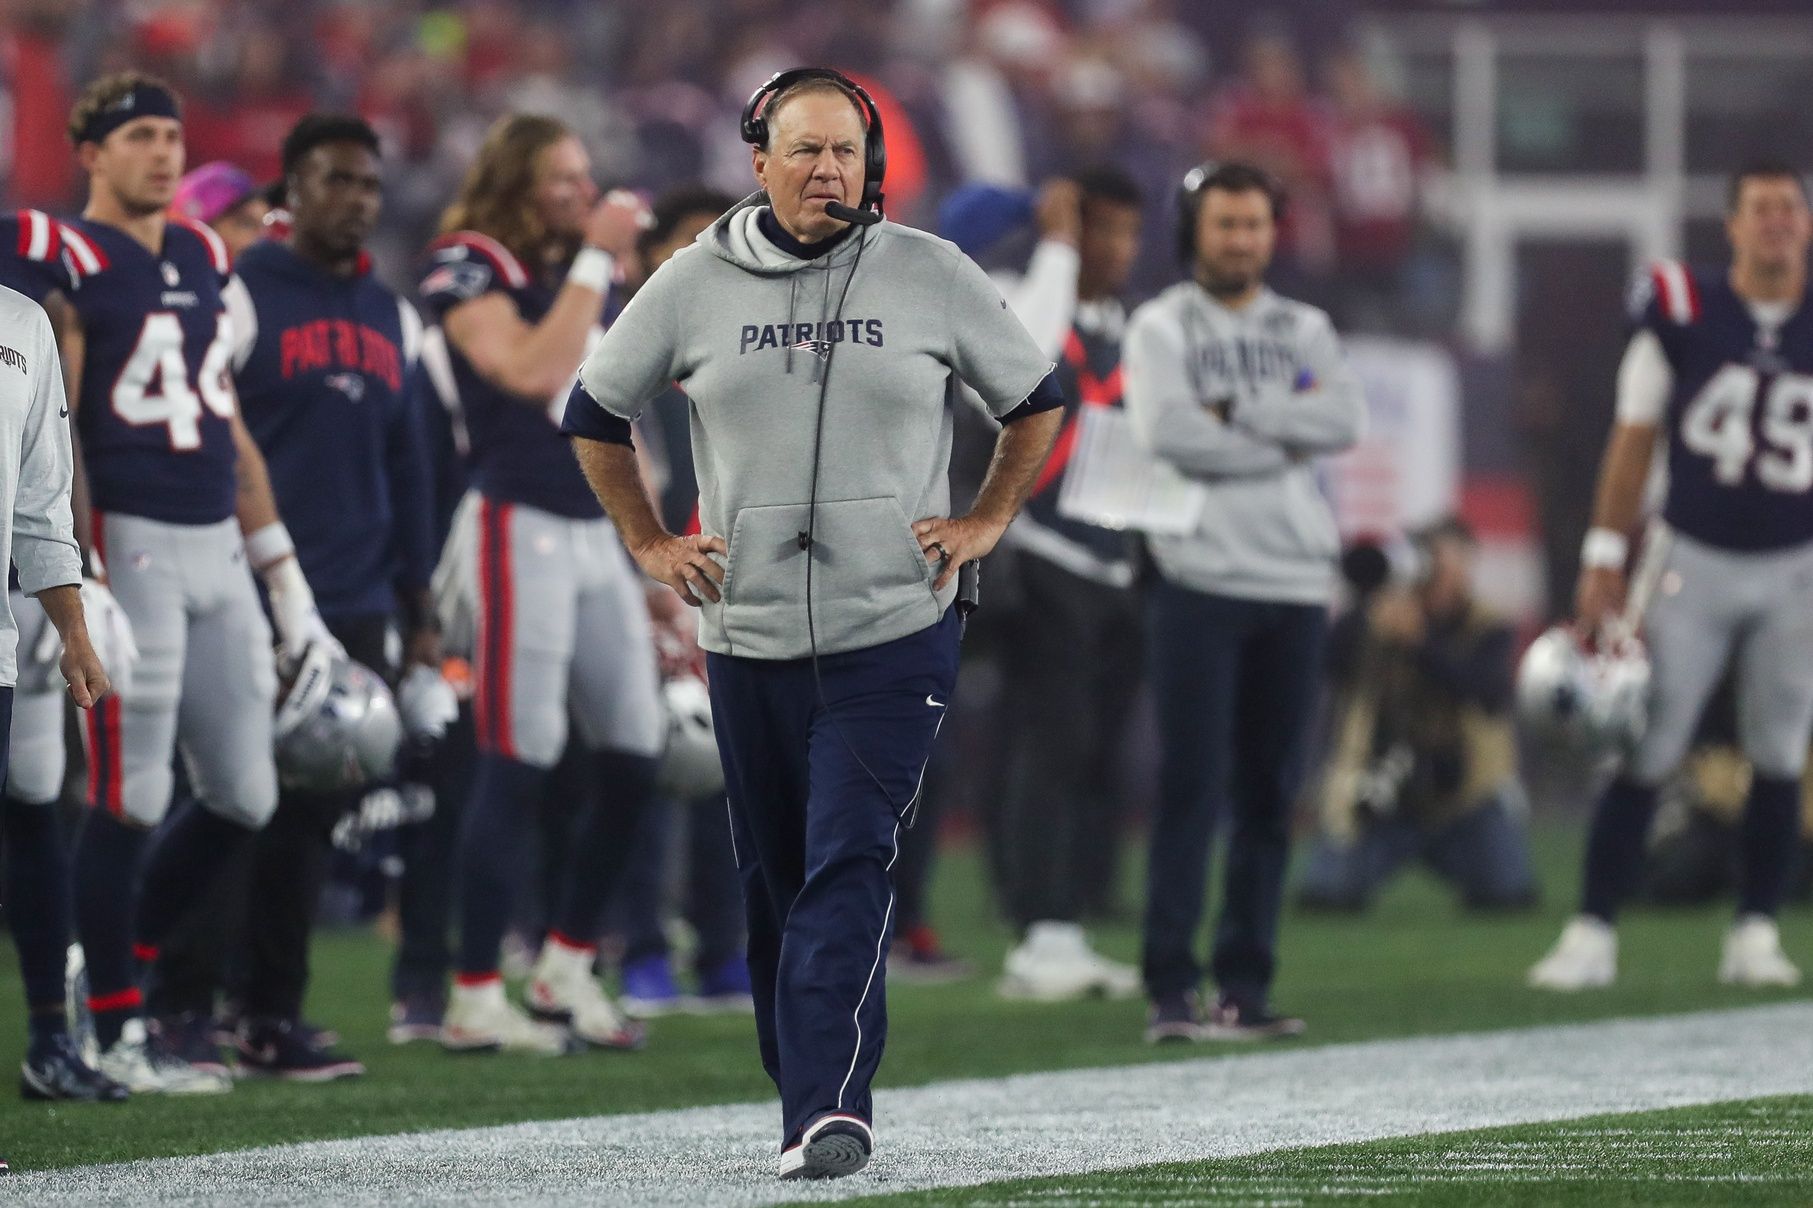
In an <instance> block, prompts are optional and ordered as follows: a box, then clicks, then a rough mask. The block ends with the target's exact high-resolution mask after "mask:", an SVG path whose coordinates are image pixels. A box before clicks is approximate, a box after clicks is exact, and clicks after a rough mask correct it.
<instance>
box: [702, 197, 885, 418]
mask: <svg viewBox="0 0 1813 1208" xmlns="http://www.w3.org/2000/svg"><path fill="white" fill-rule="evenodd" d="M767 208H768V194H767V193H765V192H762V191H760V190H758V191H756V192H754V193H751V194H750V195H749V196H747V197H745V198H744V199H743V200H742V201H740V202H738V203H737V204H736V205H735V206H733V207H732V208H731V209H730V210H729V211H728V212H726V213H725V214H723V215H722V216H721V217H719V219H718V220H717V221H716V222H714V223H712V224H711V225H710V226H708V227H706V228H705V229H704V230H703V231H700V232H699V237H698V239H697V240H696V242H697V243H698V244H699V245H700V246H702V247H703V248H704V249H705V250H706V251H708V252H710V253H711V254H712V255H714V256H716V257H718V259H720V260H724V261H727V262H728V263H730V264H734V265H735V266H736V267H738V268H740V269H742V270H743V271H745V272H749V273H754V274H756V275H757V276H761V277H772V278H775V279H776V281H777V285H778V282H779V280H780V279H783V278H784V279H785V280H786V283H787V326H788V329H789V330H791V331H794V332H798V331H799V330H800V329H801V328H802V327H807V326H809V331H808V332H807V334H806V336H805V338H804V339H802V340H790V341H788V345H787V352H786V358H785V365H786V371H787V372H788V373H792V372H793V371H794V367H795V364H796V362H797V361H799V360H803V361H809V362H810V363H811V368H812V380H813V381H815V382H816V381H818V380H819V376H820V374H821V373H822V372H823V371H824V364H825V362H824V360H823V359H822V358H821V357H819V356H816V355H814V356H811V357H806V358H795V357H794V355H793V354H794V350H795V349H796V348H801V347H804V348H806V349H807V351H811V350H812V348H811V346H812V345H814V344H815V343H816V342H817V341H821V340H824V339H825V338H826V334H827V330H826V324H827V323H828V322H829V321H830V319H831V317H832V313H833V310H834V308H835V307H836V305H837V302H838V296H839V294H840V293H841V292H842V291H843V290H844V289H845V288H846V287H847V284H848V281H849V278H850V276H851V274H853V273H854V272H855V268H856V258H857V256H858V255H859V254H860V253H861V250H862V244H863V239H864V235H865V232H863V231H857V232H855V237H854V238H850V239H845V240H844V241H843V242H842V243H840V244H838V246H836V247H834V248H832V249H831V250H830V251H828V252H826V253H825V254H824V255H822V256H817V257H814V258H813V259H810V260H807V259H803V258H801V257H799V256H795V255H793V254H792V253H790V252H786V251H783V250H782V249H780V248H778V247H776V246H775V245H774V242H773V241H772V240H771V239H769V238H768V236H766V235H765V234H763V233H762V230H761V227H760V225H759V224H760V221H761V216H762V213H763V211H765V210H766V209H767ZM814 274H816V275H814ZM813 314H816V315H817V318H816V319H815V320H813V321H811V322H810V323H809V324H808V323H807V322H806V321H805V320H804V319H803V318H802V316H804V315H813Z"/></svg>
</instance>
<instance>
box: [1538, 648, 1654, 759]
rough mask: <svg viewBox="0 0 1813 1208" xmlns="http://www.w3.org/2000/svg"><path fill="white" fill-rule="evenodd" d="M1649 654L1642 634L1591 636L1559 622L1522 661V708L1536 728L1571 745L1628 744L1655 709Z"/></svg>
mask: <svg viewBox="0 0 1813 1208" xmlns="http://www.w3.org/2000/svg"><path fill="white" fill-rule="evenodd" d="M1648 706H1649V654H1648V652H1647V651H1646V650H1645V649H1644V647H1643V643H1642V641H1641V640H1639V639H1637V638H1634V637H1623V638H1615V639H1608V640H1604V641H1601V642H1599V643H1596V644H1595V643H1592V642H1589V641H1588V640H1587V639H1586V638H1585V637H1583V636H1582V634H1581V632H1580V631H1579V630H1578V629H1576V628H1575V627H1573V626H1571V625H1556V626H1554V627H1553V628H1551V629H1549V630H1548V631H1547V632H1545V633H1544V634H1543V635H1542V636H1541V637H1539V638H1537V639H1536V640H1535V641H1534V642H1532V643H1530V648H1529V649H1528V650H1527V651H1525V652H1524V656H1523V661H1522V662H1521V663H1519V664H1518V667H1517V714H1518V717H1519V718H1520V719H1521V721H1522V722H1523V724H1524V726H1525V727H1526V728H1528V729H1529V731H1530V732H1531V733H1533V734H1535V735H1537V736H1539V737H1541V738H1544V739H1547V740H1550V741H1555V742H1560V743H1562V744H1564V745H1566V746H1568V747H1570V748H1572V749H1575V750H1578V751H1581V752H1584V753H1588V754H1602V753H1607V752H1616V753H1619V754H1623V753H1626V752H1628V751H1629V750H1630V749H1631V748H1632V747H1633V746H1635V745H1636V743H1637V741H1638V740H1639V739H1641V738H1642V737H1643V730H1644V726H1645V723H1646V722H1647V721H1648V716H1649V707H1648Z"/></svg>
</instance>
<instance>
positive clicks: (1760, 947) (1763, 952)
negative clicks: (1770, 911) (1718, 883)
mask: <svg viewBox="0 0 1813 1208" xmlns="http://www.w3.org/2000/svg"><path fill="white" fill-rule="evenodd" d="M1719 981H1721V982H1723V983H1724V984H1725V985H1727V986H1749V987H1751V988H1753V989H1760V988H1763V987H1766V986H1798V985H1799V984H1800V969H1799V968H1798V967H1797V966H1796V965H1795V964H1794V962H1793V961H1791V960H1789V959H1788V954H1787V953H1785V952H1783V951H1782V937H1781V932H1780V931H1779V930H1778V929H1777V928H1776V926H1775V920H1774V919H1772V918H1770V917H1769V916H1768V915H1765V914H1747V915H1744V916H1743V917H1742V918H1740V919H1738V921H1737V922H1735V923H1733V924H1732V925H1731V930H1729V931H1727V932H1726V933H1725V947H1724V951H1723V952H1722V953H1721V954H1720V957H1719Z"/></svg>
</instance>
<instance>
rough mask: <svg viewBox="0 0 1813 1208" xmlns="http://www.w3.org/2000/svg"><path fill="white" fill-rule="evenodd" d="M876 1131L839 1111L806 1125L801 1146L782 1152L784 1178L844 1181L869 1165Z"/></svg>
mask: <svg viewBox="0 0 1813 1208" xmlns="http://www.w3.org/2000/svg"><path fill="white" fill-rule="evenodd" d="M874 1152H875V1130H874V1129H872V1128H870V1127H869V1123H868V1121H866V1120H863V1119H861V1118H859V1117H857V1116H851V1115H846V1114H844V1113H842V1112H837V1113H835V1114H832V1115H828V1116H820V1117H819V1118H818V1119H816V1120H814V1121H813V1122H812V1123H811V1124H809V1125H807V1126H806V1131H805V1132H804V1133H802V1134H801V1135H800V1139H799V1143H798V1144H797V1145H789V1146H788V1147H787V1148H786V1149H783V1150H782V1151H781V1177H782V1178H783V1179H841V1178H843V1177H844V1176H845V1175H847V1174H855V1173H856V1172H857V1171H859V1170H861V1169H862V1168H863V1167H865V1166H867V1165H868V1164H869V1155H870V1154H872V1153H874Z"/></svg>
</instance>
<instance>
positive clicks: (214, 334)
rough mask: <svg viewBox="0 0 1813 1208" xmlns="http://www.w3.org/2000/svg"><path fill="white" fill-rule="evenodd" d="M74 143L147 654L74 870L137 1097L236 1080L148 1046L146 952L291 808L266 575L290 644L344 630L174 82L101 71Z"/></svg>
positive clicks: (94, 493) (103, 1031) (115, 1048)
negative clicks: (310, 578) (309, 567)
mask: <svg viewBox="0 0 1813 1208" xmlns="http://www.w3.org/2000/svg"><path fill="white" fill-rule="evenodd" d="M69 135H70V139H71V141H72V142H73V143H74V144H75V149H76V154H77V155H78V157H79V158H80V160H81V164H82V168H83V170H84V172H86V173H87V176H88V182H89V189H88V204H87V207H86V209H85V210H84V211H83V214H82V216H81V217H80V218H77V219H71V220H70V221H69V222H68V223H67V224H66V225H67V228H68V230H69V231H70V232H71V235H72V238H70V240H69V246H70V249H71V251H72V253H73V256H72V261H71V264H72V267H73V269H74V273H73V280H72V286H73V288H72V289H71V290H70V291H69V294H68V296H67V303H68V306H67V312H68V317H67V322H66V324H65V327H64V330H63V333H62V340H63V352H64V360H65V362H66V365H67V368H68V373H69V376H70V379H71V390H70V406H71V408H72V409H73V410H74V413H75V416H76V421H75V422H76V437H77V442H78V446H79V456H78V458H77V461H76V475H77V506H78V515H77V517H76V520H77V530H78V535H79V536H82V537H85V539H86V540H87V541H88V543H89V544H88V552H89V554H90V558H91V565H92V569H93V570H94V572H95V575H96V577H97V578H104V579H105V580H106V581H107V583H108V585H109V586H110V587H111V589H112V591H113V593H114V595H115V596H117V597H118V599H119V602H120V605H121V607H122V608H123V609H124V611H125V614H126V616H127V617H128V618H129V619H130V621H131V624H132V630H133V637H134V640H135V641H136V643H137V646H138V649H139V651H140V653H141V660H140V662H139V664H138V666H137V667H136V668H135V670H134V674H133V676H132V680H131V683H130V685H129V686H128V687H127V688H126V689H125V690H124V691H122V692H120V693H118V694H117V695H116V696H114V697H111V698H109V699H108V700H106V701H104V702H103V703H102V705H101V706H100V707H99V708H97V709H95V710H92V711H91V712H90V714H89V716H88V717H87V719H86V723H87V724H86V733H85V738H86V741H87V746H88V766H89V776H88V782H89V794H90V799H91V802H92V805H93V807H94V808H92V809H91V810H90V811H89V814H88V819H87V822H86V824H85V826H84V827H83V830H82V835H81V838H80V839H79V840H78V842H77V846H76V852H75V870H74V877H75V905H76V910H75V913H76V920H77V931H78V933H79V934H80V936H81V939H82V945H83V949H84V951H85V954H86V957H87V967H88V977H89V990H90V998H89V1003H88V1005H89V1008H90V1010H91V1011H92V1013H93V1016H94V1021H95V1030H96V1036H97V1040H98V1042H99V1044H100V1046H101V1049H102V1052H101V1058H100V1068H101V1070H102V1072H103V1073H106V1074H108V1075H109V1076H111V1077H113V1078H115V1079H116V1080H118V1081H120V1082H123V1083H125V1084H126V1085H127V1086H128V1087H130V1088H131V1089H132V1090H134V1091H155V1092H169V1093H206V1092H220V1091H225V1090H228V1089H230V1088H231V1082H230V1081H229V1080H228V1079H227V1078H226V1077H225V1076H224V1075H223V1074H222V1073H221V1072H220V1071H218V1070H198V1069H196V1068H195V1067H192V1066H190V1065H189V1064H188V1063H187V1062H184V1061H182V1060H180V1059H177V1058H175V1057H174V1056H173V1055H172V1054H171V1053H169V1052H168V1051H167V1050H166V1049H165V1048H164V1046H163V1045H162V1044H161V1043H159V1042H156V1041H155V1039H153V1038H148V1036H147V1031H146V1028H145V1025H144V1020H143V1016H142V1001H143V1000H142V997H141V993H140V989H139V985H138V978H137V974H136V969H135V960H151V959H155V955H156V944H157V941H158V939H159V938H160V937H161V936H162V934H163V933H164V932H165V931H166V930H167V929H168V928H169V926H170V925H171V924H172V923H173V922H174V921H175V920H176V919H177V918H178V917H180V915H181V914H182V912H183V911H184V910H185V908H186V907H187V906H188V905H189V904H190V903H191V902H193V901H194V900H195V898H196V896H197V895H198V894H200V893H202V892H204V891H205V890H206V889H207V888H208V886H209V885H210V883H211V881H212V879H213V876H214V874H215V873H216V872H217V871H218V870H219V869H221V868H223V867H225V866H226V865H227V864H228V863H230V859H229V857H230V853H232V852H233V851H234V850H235V849H237V848H240V847H242V846H243V845H245V844H247V843H249V842H250V841H251V839H252V837H253V835H254V834H255V833H256V832H257V831H258V829H259V828H261V827H262V826H263V825H264V824H265V822H266V820H267V819H269V817H270V815H271V812H272V810H274V809H275V808H276V804H277V778H276V770H275V766H274V763H273V758H272V745H271V744H272V701H273V698H274V695H275V691H276V675H275V672H274V669H273V666H272V659H271V625H270V623H269V622H267V621H266V620H265V614H264V610H263V608H262V607H261V605H260V603H259V598H258V589H257V585H256V583H255V582H254V580H253V577H252V574H251V571H252V570H256V571H257V572H258V573H259V574H260V575H261V576H262V577H263V579H264V583H265V587H266V590H267V593H268V595H269V599H270V605H271V610H272V615H273V617H274V619H275V622H276V627H277V632H278V636H279V638H280V639H281V641H282V648H283V651H284V652H285V655H286V657H291V658H299V657H301V656H302V654H303V653H304V652H305V651H306V649H307V648H308V647H309V646H310V645H312V644H314V643H317V642H321V643H333V641H334V639H333V637H332V635H331V634H329V633H328V632H327V629H326V627H325V625H324V624H323V623H322V621H321V617H320V614H319V613H318V612H317V611H316V609H315V603H314V597H313V594H312V593H311V592H310V590H309V586H308V583H307V580H306V579H305V578H304V577H303V573H302V570H301V567H300V566H299V565H298V563H297V561H296V558H295V550H294V545H293V543H292V542H291V540H290V537H289V534H288V532H287V531H286V530H285V529H284V527H283V524H282V522H281V521H280V520H279V518H278V515H277V509H276V505H275V503H274V501H273V499H272V495H271V488H270V482H269V478H268V476H267V474H266V471H265V466H264V460H263V458H262V457H260V456H259V453H258V447H257V445H255V444H254V443H253V442H252V439H251V437H250V435H249V434H248V433H247V432H246V430H245V425H244V423H243V422H242V421H241V419H240V416H239V411H238V406H237V402H236V399H235V397H234V394H233V384H232V380H231V377H230V373H229V370H230V368H231V365H230V361H231V357H232V351H233V343H232V338H231V337H232V330H231V323H230V321H229V320H228V319H227V318H226V317H225V314H224V307H223V303H222V301H221V288H222V286H223V285H224V284H225V281H226V274H227V270H228V257H227V250H226V246H225V245H224V244H223V243H222V242H221V240H220V237H219V236H218V235H216V234H215V233H214V232H213V231H212V230H210V229H209V228H207V227H206V226H203V225H201V224H199V223H195V222H192V221H190V220H186V219H172V218H170V217H169V215H168V210H169V207H170V203H171V200H172V197H173V195H174V193H175V190H176V186H177V182H178V179H179V178H180V176H181V173H182V167H183V127H182V120H181V111H180V108H179V105H178V101H177V98H176V96H175V94H174V93H173V92H172V91H171V90H170V88H169V86H168V85H166V84H164V83H163V82H162V81H160V80H158V79H156V78H154V77H151V76H146V75H142V74H139V73H136V72H123V73H119V74H116V75H111V76H107V77H104V78H102V79H100V80H97V81H95V82H94V83H93V84H91V85H90V86H89V87H88V88H87V89H86V90H85V91H84V92H83V94H82V96H81V97H80V99H79V100H78V101H77V102H76V105H75V108H74V110H73V111H72V113H71V116H70V123H69ZM84 488H85V493H84ZM84 498H86V500H87V504H88V506H87V507H86V508H84V507H83V506H82V503H83V500H84ZM84 512H86V513H87V514H86V515H84V514H82V513H84ZM84 530H85V531H84ZM178 744H180V746H181V748H182V751H183V754H184V755H185V757H186V763H187V766H188V767H189V769H190V770H191V772H192V775H193V780H194V787H195V789H196V791H197V795H198V796H199V797H200V799H201V800H202V802H203V804H204V805H205V807H206V808H203V809H198V810H192V811H188V812H186V813H184V814H183V815H182V816H181V817H180V818H178V819H177V820H175V821H173V823H172V825H171V826H170V827H169V828H167V829H166V831H165V833H164V835H163V837H162V839H161V841H160V842H159V843H158V844H157V846H156V848H155V849H154V851H153V853H152V854H151V856H150V858H149V860H148V861H146V866H145V868H144V869H143V875H142V885H141V884H140V880H141V878H140V876H139V875H138V873H139V865H140V863H141V857H142V856H143V855H144V853H145V848H146V839H147V836H148V834H149V832H150V830H151V829H152V828H153V827H155V826H157V825H158V823H159V822H161V821H162V819H163V817H164V814H165V812H166V811H167V810H168V808H169V804H170V796H171V789H172V763H171V755H172V750H173V747H175V746H176V745H178ZM135 885H138V886H139V888H138V890H137V894H136V899H135V894H134V886H135ZM135 916H136V917H135Z"/></svg>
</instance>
